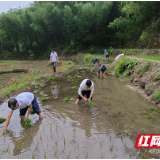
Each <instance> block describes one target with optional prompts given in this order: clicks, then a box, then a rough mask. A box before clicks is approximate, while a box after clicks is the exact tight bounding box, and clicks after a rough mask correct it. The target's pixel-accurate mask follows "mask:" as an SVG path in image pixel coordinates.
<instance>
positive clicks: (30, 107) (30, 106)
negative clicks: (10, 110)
mask: <svg viewBox="0 0 160 160" xmlns="http://www.w3.org/2000/svg"><path fill="white" fill-rule="evenodd" d="M31 109H32V103H31V104H30V105H29V108H28V112H27V116H26V118H25V120H26V119H28V117H29V114H30V112H31Z"/></svg>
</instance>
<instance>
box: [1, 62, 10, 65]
mask: <svg viewBox="0 0 160 160" xmlns="http://www.w3.org/2000/svg"><path fill="white" fill-rule="evenodd" d="M9 64H13V61H3V62H0V65H9Z"/></svg>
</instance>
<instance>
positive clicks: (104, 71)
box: [97, 65, 107, 78]
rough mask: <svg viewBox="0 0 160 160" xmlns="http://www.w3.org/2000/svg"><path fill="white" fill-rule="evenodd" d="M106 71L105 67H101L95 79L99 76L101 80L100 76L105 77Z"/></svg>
mask: <svg viewBox="0 0 160 160" xmlns="http://www.w3.org/2000/svg"><path fill="white" fill-rule="evenodd" d="M106 70H107V66H105V65H101V66H100V68H99V71H98V73H97V77H98V76H99V74H100V78H102V74H103V77H106Z"/></svg>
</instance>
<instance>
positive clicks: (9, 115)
mask: <svg viewBox="0 0 160 160" xmlns="http://www.w3.org/2000/svg"><path fill="white" fill-rule="evenodd" d="M12 113H13V112H9V113H8V116H7V118H6V122H5V125H4V129H3V131H2V132H1V134H3V133H4V132H5V131H6V129H7V127H8V125H9V122H10V119H11V117H12Z"/></svg>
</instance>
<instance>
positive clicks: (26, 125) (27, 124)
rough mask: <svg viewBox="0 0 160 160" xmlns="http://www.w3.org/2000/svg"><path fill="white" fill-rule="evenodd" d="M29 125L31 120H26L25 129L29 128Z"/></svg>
mask: <svg viewBox="0 0 160 160" xmlns="http://www.w3.org/2000/svg"><path fill="white" fill-rule="evenodd" d="M31 123H32V120H31V119H26V120H25V123H24V125H25V127H27V128H29V127H30V126H31Z"/></svg>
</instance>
